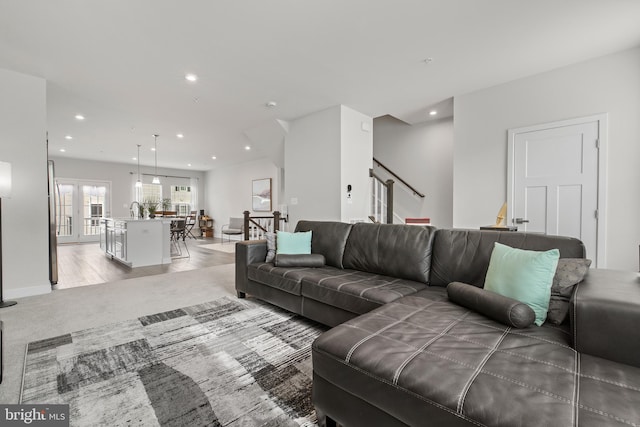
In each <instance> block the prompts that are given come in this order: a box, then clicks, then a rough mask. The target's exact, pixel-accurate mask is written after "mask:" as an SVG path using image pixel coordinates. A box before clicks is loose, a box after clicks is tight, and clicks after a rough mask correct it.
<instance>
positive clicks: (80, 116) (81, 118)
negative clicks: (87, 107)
mask: <svg viewBox="0 0 640 427" xmlns="http://www.w3.org/2000/svg"><path fill="white" fill-rule="evenodd" d="M76 120H84V116H83V115H82V114H76Z"/></svg>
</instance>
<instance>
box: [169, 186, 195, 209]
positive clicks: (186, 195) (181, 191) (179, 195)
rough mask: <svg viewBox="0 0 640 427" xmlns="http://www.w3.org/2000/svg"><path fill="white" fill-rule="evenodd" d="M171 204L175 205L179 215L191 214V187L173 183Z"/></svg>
mask: <svg viewBox="0 0 640 427" xmlns="http://www.w3.org/2000/svg"><path fill="white" fill-rule="evenodd" d="M171 204H172V205H173V206H175V209H176V211H177V212H178V216H186V215H189V212H190V211H191V187H190V186H184V185H172V186H171Z"/></svg>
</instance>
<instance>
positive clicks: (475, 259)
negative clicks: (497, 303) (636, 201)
mask: <svg viewBox="0 0 640 427" xmlns="http://www.w3.org/2000/svg"><path fill="white" fill-rule="evenodd" d="M495 242H498V243H502V244H504V245H507V246H511V247H512V248H518V249H527V250H532V251H548V250H549V249H559V250H560V258H584V257H585V253H586V252H585V248H584V244H583V243H582V242H581V241H580V240H578V239H575V238H572V237H562V236H550V235H545V234H534V233H518V232H507V231H505V232H503V231H485V230H456V229H453V230H445V229H443V230H437V231H436V232H435V239H434V242H433V258H432V261H431V276H430V280H429V283H430V285H431V286H447V285H448V284H449V283H451V282H463V283H469V284H471V285H474V286H478V287H480V288H483V287H484V278H485V276H486V275H487V269H488V268H489V260H490V259H491V252H492V251H493V247H494V243H495Z"/></svg>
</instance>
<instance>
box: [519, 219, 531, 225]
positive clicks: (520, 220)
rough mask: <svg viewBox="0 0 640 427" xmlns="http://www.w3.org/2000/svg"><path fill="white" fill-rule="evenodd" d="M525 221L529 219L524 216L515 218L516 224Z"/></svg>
mask: <svg viewBox="0 0 640 427" xmlns="http://www.w3.org/2000/svg"><path fill="white" fill-rule="evenodd" d="M526 222H529V220H528V219H524V218H516V224H524V223H526Z"/></svg>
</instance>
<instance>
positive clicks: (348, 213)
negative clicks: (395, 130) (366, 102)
mask: <svg viewBox="0 0 640 427" xmlns="http://www.w3.org/2000/svg"><path fill="white" fill-rule="evenodd" d="M340 120H341V123H340V129H341V137H340V170H341V172H340V180H341V184H340V193H339V197H340V199H341V207H340V219H341V221H343V222H351V221H355V220H358V221H367V214H368V213H369V212H368V211H369V205H370V197H371V196H370V194H371V188H370V184H369V169H370V168H371V165H372V162H373V160H372V159H373V119H372V118H371V117H369V116H366V115H364V114H362V113H359V112H358V111H355V110H352V109H351V108H348V107H345V106H342V108H341V118H340ZM363 124H364V127H365V128H366V129H368V130H363ZM347 185H351V198H350V199H349V198H347Z"/></svg>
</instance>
